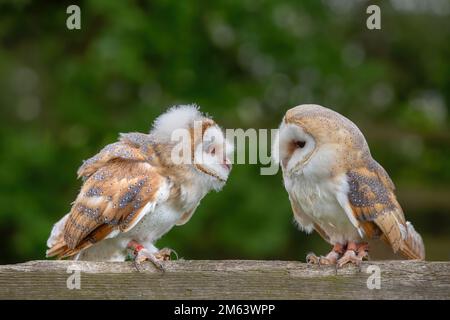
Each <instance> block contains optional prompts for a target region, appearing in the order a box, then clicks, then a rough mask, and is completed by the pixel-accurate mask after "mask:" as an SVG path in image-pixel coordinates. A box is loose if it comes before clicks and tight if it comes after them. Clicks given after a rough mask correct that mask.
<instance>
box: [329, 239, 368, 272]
mask: <svg viewBox="0 0 450 320" xmlns="http://www.w3.org/2000/svg"><path fill="white" fill-rule="evenodd" d="M368 257H369V244H368V243H355V242H349V243H348V244H347V251H345V253H344V255H343V256H342V258H340V259H339V260H338V261H337V267H338V268H341V267H343V266H344V265H346V264H347V263H351V264H354V265H356V266H360V265H361V262H362V261H363V260H367V258H368Z"/></svg>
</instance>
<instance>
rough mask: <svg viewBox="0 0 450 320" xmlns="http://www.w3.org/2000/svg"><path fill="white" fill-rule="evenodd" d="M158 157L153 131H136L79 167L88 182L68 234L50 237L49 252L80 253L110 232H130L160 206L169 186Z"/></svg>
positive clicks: (66, 228) (67, 224)
mask: <svg viewBox="0 0 450 320" xmlns="http://www.w3.org/2000/svg"><path fill="white" fill-rule="evenodd" d="M155 156H156V158H157V151H155V148H154V146H153V145H152V143H151V140H150V139H149V136H148V135H146V134H140V133H130V134H124V135H121V139H120V140H119V141H118V142H116V143H113V144H110V145H108V146H106V147H105V148H103V149H102V150H101V151H100V152H99V153H98V154H97V155H95V156H94V157H92V158H91V159H89V160H87V161H85V162H84V163H83V165H82V166H81V167H80V168H79V170H78V176H79V177H82V178H83V181H84V183H83V186H82V188H81V190H80V193H79V195H78V197H77V199H76V200H75V201H74V203H73V205H72V208H71V211H70V213H69V214H68V215H67V218H65V219H66V221H65V223H64V228H63V229H62V230H61V231H62V232H61V233H60V234H58V235H57V236H55V239H54V240H53V241H50V249H49V250H48V251H47V256H49V257H50V256H57V257H58V258H64V257H69V256H72V255H75V254H77V253H78V252H79V251H80V250H83V249H86V248H88V247H90V246H92V245H93V244H95V243H97V242H99V241H101V240H103V239H105V238H107V237H108V236H109V237H111V236H113V235H115V234H118V233H120V232H126V231H128V230H129V229H131V228H132V227H133V226H134V225H136V223H137V222H138V221H139V220H140V219H142V217H143V216H144V215H145V214H146V213H147V212H148V211H149V210H152V209H154V206H155V204H156V203H158V201H161V197H162V196H163V195H162V192H161V191H162V189H164V188H165V186H166V184H167V181H166V180H167V179H166V178H165V177H163V176H161V175H160V174H159V172H158V168H157V166H154V165H152V163H153V162H154V161H156V160H155V159H154V157H155ZM152 161H153V162H152ZM165 196H167V195H165Z"/></svg>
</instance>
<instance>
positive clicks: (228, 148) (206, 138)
mask: <svg viewBox="0 0 450 320" xmlns="http://www.w3.org/2000/svg"><path fill="white" fill-rule="evenodd" d="M233 151H234V148H233V145H232V144H231V143H229V142H228V141H227V140H226V139H225V136H224V134H223V132H222V130H221V129H220V128H219V127H218V126H212V127H210V128H208V129H207V130H206V131H205V133H204V134H203V141H202V143H199V144H198V145H197V146H196V148H195V165H196V167H197V169H198V170H199V171H201V172H202V173H204V174H207V175H210V176H212V177H214V178H217V179H218V180H221V181H223V182H225V181H226V180H227V179H228V175H229V174H230V171H231V160H230V159H231V156H232V153H233Z"/></svg>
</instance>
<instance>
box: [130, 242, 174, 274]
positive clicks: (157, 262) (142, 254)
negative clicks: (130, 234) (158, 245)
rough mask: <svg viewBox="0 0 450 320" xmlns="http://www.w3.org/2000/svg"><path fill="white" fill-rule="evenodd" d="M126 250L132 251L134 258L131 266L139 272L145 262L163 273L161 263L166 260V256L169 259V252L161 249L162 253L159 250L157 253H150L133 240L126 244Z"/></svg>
mask: <svg viewBox="0 0 450 320" xmlns="http://www.w3.org/2000/svg"><path fill="white" fill-rule="evenodd" d="M127 248H128V249H130V250H132V252H133V256H134V259H133V264H134V267H135V268H136V269H137V270H138V271H139V272H140V271H142V263H143V262H144V261H147V260H148V261H151V262H152V263H153V264H154V266H155V267H156V268H157V269H158V270H160V271H163V272H164V265H163V263H162V262H163V261H165V260H168V259H166V255H167V254H168V255H169V258H170V252H167V251H165V249H163V250H164V251H163V250H160V251H158V252H157V253H152V252H150V251H149V250H148V249H146V248H144V246H143V245H141V244H140V243H138V242H136V241H134V240H132V241H130V242H129V243H128V245H127Z"/></svg>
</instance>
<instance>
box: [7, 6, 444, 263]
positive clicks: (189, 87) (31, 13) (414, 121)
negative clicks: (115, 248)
mask: <svg viewBox="0 0 450 320" xmlns="http://www.w3.org/2000/svg"><path fill="white" fill-rule="evenodd" d="M74 2H75V1H71V2H67V1H30V0H20V1H19V0H16V1H0V41H1V47H0V106H1V109H0V118H1V121H2V122H1V126H0V133H1V140H0V150H1V158H0V169H1V170H0V191H1V192H0V208H1V209H0V240H1V246H0V263H8V262H18V261H24V260H30V259H41V258H43V257H44V251H45V241H46V239H47V237H48V235H49V232H50V229H51V226H52V224H53V223H54V222H56V221H57V219H59V218H60V217H62V215H63V214H65V213H66V212H68V210H69V208H70V203H71V202H72V201H73V199H74V198H75V196H76V194H77V191H78V190H79V187H80V181H76V179H75V172H76V169H77V167H78V166H79V165H80V163H81V161H82V159H86V158H88V157H90V156H91V155H93V154H95V153H96V152H97V151H98V150H99V149H100V148H101V147H103V146H104V145H105V144H108V143H111V142H113V141H114V140H115V139H116V137H117V135H118V132H127V131H142V132H146V131H148V129H149V126H150V124H151V122H152V121H153V119H154V118H155V117H156V116H157V115H158V114H160V113H161V112H163V111H164V110H165V109H166V108H167V107H169V106H171V105H174V104H178V103H192V102H195V103H198V104H200V105H201V106H202V110H203V111H206V112H208V113H210V114H211V115H213V116H214V118H215V119H217V121H218V122H219V123H220V124H221V125H222V126H223V127H225V128H237V127H239V128H244V129H245V128H251V127H253V128H276V127H277V126H278V123H279V121H280V119H281V117H282V115H283V114H284V112H285V111H286V110H287V109H289V108H290V107H293V106H295V105H298V104H301V103H311V102H313V103H318V104H322V105H325V106H329V107H332V108H333V109H335V110H336V111H338V112H340V113H342V114H344V115H346V116H347V117H349V118H350V119H352V120H353V121H354V122H355V123H356V124H357V125H358V126H359V127H360V128H361V130H362V131H363V132H364V134H365V135H366V138H367V140H368V142H369V145H370V146H371V149H372V154H373V155H374V157H375V158H376V159H377V160H378V161H379V162H380V163H381V164H382V165H383V166H384V167H385V168H386V170H387V171H388V172H389V173H390V175H391V177H392V179H393V180H394V182H395V183H396V185H397V189H398V195H399V199H400V202H401V204H402V205H403V207H404V210H405V212H406V215H407V217H408V219H409V220H411V221H413V222H414V225H415V226H416V229H417V230H418V231H419V232H421V233H422V234H423V236H424V240H425V244H426V246H427V251H428V258H429V259H439V260H447V259H449V258H450V250H449V248H450V232H449V231H450V215H449V213H450V148H449V146H450V133H449V118H448V111H449V105H450V64H449V57H450V37H449V33H450V19H449V15H450V10H449V3H448V1H446V0H443V1H441V0H433V1H431V0H428V1H412V0H411V1H409V2H408V3H406V2H405V1H403V0H395V1H394V0H392V1H383V2H381V1H380V2H376V3H378V4H379V5H380V6H381V12H382V30H375V31H370V30H368V29H367V28H366V18H367V16H368V15H367V14H366V8H367V6H368V5H369V4H371V3H373V2H372V1H371V2H368V1H364V0H359V1H358V0H353V1H349V0H347V1H343V0H342V1H339V0H323V1H318V0H306V1H298V0H292V1H289V0H285V1H275V0H274V1H269V0H260V1H256V0H255V1H250V0H239V1H238V0H216V1H169V0H152V1H150V0H147V1H144V0H140V1H138V0H136V1H110V0H96V1H81V2H78V4H79V5H80V7H81V12H82V29H81V30H79V31H77V30H74V31H70V30H68V29H67V28H66V26H65V25H66V18H67V14H66V8H67V6H68V5H69V4H72V3H74ZM158 245H159V246H161V247H162V246H164V245H167V246H170V247H172V248H174V249H176V250H177V251H178V252H179V253H180V254H181V255H182V256H184V257H185V258H189V259H221V258H239V259H302V260H303V259H304V257H305V254H306V253H307V252H308V251H310V250H315V251H316V252H319V253H322V252H325V251H326V250H327V249H328V245H327V244H326V243H325V242H324V241H323V240H322V239H320V237H319V236H318V235H315V234H314V235H309V236H307V235H305V234H303V233H301V232H299V231H298V230H297V229H296V227H295V226H294V224H293V223H292V213H291V209H290V205H289V201H288V198H287V194H286V192H285V190H284V188H283V186H282V182H281V175H280V174H278V175H276V176H261V175H260V174H259V166H258V165H236V166H235V167H234V170H233V172H232V175H231V177H230V179H229V182H228V184H227V186H226V187H225V188H224V190H223V191H222V192H220V193H214V194H210V195H208V196H207V197H206V198H205V199H204V200H203V202H202V204H201V206H200V207H199V209H198V210H197V212H196V214H195V216H194V218H193V219H192V220H191V221H190V222H189V223H188V224H187V225H185V226H183V227H180V228H174V229H173V230H172V231H171V232H170V233H169V234H167V235H166V236H165V237H164V238H163V239H161V240H160V242H159V243H158Z"/></svg>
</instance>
